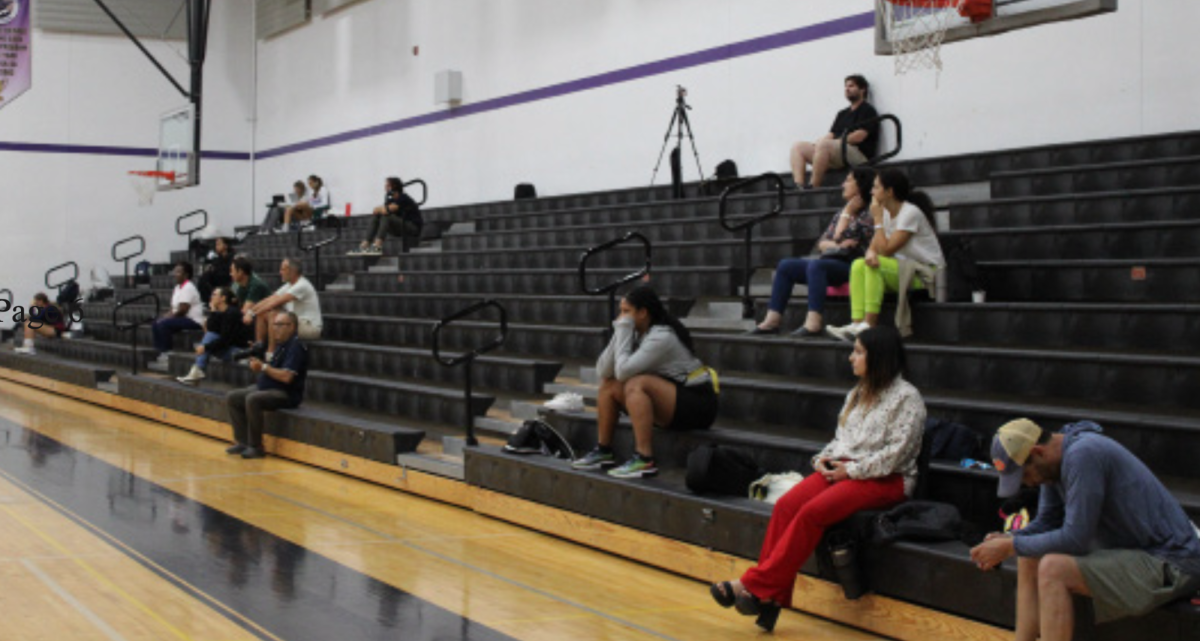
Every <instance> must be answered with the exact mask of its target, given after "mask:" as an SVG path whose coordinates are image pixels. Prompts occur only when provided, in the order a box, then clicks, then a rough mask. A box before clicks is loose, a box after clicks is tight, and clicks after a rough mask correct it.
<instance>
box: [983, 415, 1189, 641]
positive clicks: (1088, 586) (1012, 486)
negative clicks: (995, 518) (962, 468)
mask: <svg viewBox="0 0 1200 641" xmlns="http://www.w3.org/2000/svg"><path fill="white" fill-rule="evenodd" d="M992 458H993V459H994V463H995V466H996V470H998V471H999V472H1000V486H999V492H998V494H999V495H1000V496H1001V497H1010V496H1013V495H1015V494H1016V493H1017V492H1018V491H1019V490H1020V489H1021V485H1027V486H1031V487H1032V486H1039V487H1040V488H1041V490H1040V492H1041V493H1040V495H1039V498H1038V509H1037V517H1036V518H1034V520H1033V521H1031V522H1030V523H1029V525H1027V526H1026V527H1025V528H1024V529H1021V530H1018V531H1016V532H1012V533H1010V534H1003V533H999V532H994V533H992V534H989V535H988V536H987V537H986V538H985V540H984V542H983V543H981V544H979V545H978V546H976V547H975V548H974V549H972V550H971V559H972V560H973V561H974V562H975V564H976V565H977V566H978V567H979V569H981V570H990V569H992V568H994V567H996V566H998V565H1000V563H1001V562H1003V561H1004V560H1005V559H1007V558H1009V557H1012V556H1015V557H1017V630H1016V637H1017V638H1018V639H1037V638H1041V639H1042V640H1043V641H1069V640H1070V639H1073V638H1075V637H1074V632H1075V609H1074V604H1073V603H1072V596H1073V595H1079V596H1083V597H1088V598H1090V599H1091V600H1092V604H1093V605H1094V606H1095V617H1096V623H1104V622H1107V621H1112V620H1115V619H1119V618H1122V617H1135V616H1142V615H1144V614H1148V613H1149V612H1151V611H1152V610H1154V609H1155V608H1157V607H1159V606H1161V605H1164V604H1166V603H1168V602H1170V601H1174V600H1176V599H1180V598H1186V597H1188V596H1191V595H1193V594H1195V593H1196V590H1200V530H1197V528H1196V526H1195V525H1194V524H1193V523H1192V522H1191V521H1189V520H1188V517H1187V513H1185V512H1184V511H1183V508H1182V507H1180V505H1179V502H1178V501H1177V500H1175V497H1174V496H1172V495H1171V493H1170V492H1169V491H1168V490H1167V488H1165V487H1163V484H1162V483H1161V482H1159V480H1158V479H1157V478H1155V477H1154V474H1153V473H1152V472H1151V471H1150V469H1149V468H1147V467H1146V464H1145V463H1143V462H1142V461H1140V460H1139V459H1138V458H1137V457H1136V456H1134V455H1133V454H1132V453H1130V452H1129V450H1127V449H1125V448H1124V447H1122V446H1121V445H1120V444H1119V443H1117V442H1116V441H1113V440H1112V439H1110V438H1108V437H1106V436H1104V435H1102V434H1101V430H1100V426H1098V425H1096V424H1095V423H1091V422H1088V421H1083V422H1080V423H1072V424H1070V425H1067V426H1066V427H1064V428H1063V430H1062V431H1061V432H1059V433H1057V434H1052V433H1050V432H1048V431H1046V430H1043V429H1042V428H1041V427H1039V426H1038V425H1037V424H1035V423H1034V422H1033V421H1030V420H1028V419H1018V420H1015V421H1012V422H1010V423H1008V424H1006V425H1004V426H1003V427H1001V428H1000V429H999V430H998V431H997V432H996V437H995V439H994V440H993V441H992Z"/></svg>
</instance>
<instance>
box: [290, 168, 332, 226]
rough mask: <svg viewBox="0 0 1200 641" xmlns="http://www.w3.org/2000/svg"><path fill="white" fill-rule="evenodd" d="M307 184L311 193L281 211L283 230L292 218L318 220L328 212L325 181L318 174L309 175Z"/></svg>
mask: <svg viewBox="0 0 1200 641" xmlns="http://www.w3.org/2000/svg"><path fill="white" fill-rule="evenodd" d="M308 186H309V187H310V188H311V189H312V195H310V196H309V197H308V199H307V200H301V201H300V202H298V203H296V204H294V205H292V206H291V207H288V208H287V211H285V212H283V229H284V231H287V230H288V229H290V228H291V225H292V221H293V220H297V221H300V220H320V219H321V217H322V216H324V215H325V214H327V213H329V206H330V203H329V189H328V188H327V187H325V181H324V180H321V177H320V176H316V175H313V176H309V177H308Z"/></svg>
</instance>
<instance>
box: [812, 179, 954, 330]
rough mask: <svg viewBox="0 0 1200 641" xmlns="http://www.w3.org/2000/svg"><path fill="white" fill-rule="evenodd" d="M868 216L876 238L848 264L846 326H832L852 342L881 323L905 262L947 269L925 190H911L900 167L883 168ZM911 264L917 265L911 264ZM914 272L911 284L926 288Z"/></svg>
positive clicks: (933, 270)
mask: <svg viewBox="0 0 1200 641" xmlns="http://www.w3.org/2000/svg"><path fill="white" fill-rule="evenodd" d="M871 216H872V217H873V218H874V220H875V236H874V238H872V240H871V247H870V248H869V249H867V254H866V256H864V257H862V258H859V259H858V260H856V261H854V263H853V264H852V265H850V321H851V322H850V324H849V325H845V326H843V327H830V328H829V329H828V330H827V331H828V332H829V334H831V335H832V336H833V337H834V338H838V339H841V340H844V341H852V340H854V337H855V336H857V335H858V333H859V332H861V331H863V330H864V329H867V328H868V327H874V326H875V325H876V324H877V323H878V322H879V311H880V310H881V309H882V308H883V295H884V293H885V292H895V291H899V289H900V282H901V275H900V274H901V272H903V271H904V269H903V267H904V265H903V264H904V263H905V262H906V261H910V265H909V266H910V267H913V268H915V267H916V266H917V265H920V266H921V267H922V271H925V272H927V273H936V272H937V270H939V269H941V268H942V267H945V265H946V259H945V257H944V256H943V255H942V246H941V244H940V243H939V242H938V238H937V233H936V232H935V231H934V229H933V222H932V221H931V218H932V216H933V201H932V200H930V198H929V196H928V195H927V194H925V193H924V192H920V191H913V189H912V185H911V184H910V183H909V182H908V176H906V175H904V172H902V171H900V170H899V169H895V168H892V169H884V170H883V171H881V172H879V174H878V175H877V176H876V177H875V186H874V187H873V188H872V189H871ZM911 263H915V265H913V264H911ZM929 284H930V283H925V282H924V281H922V280H921V277H919V276H914V277H913V278H912V281H911V285H910V288H912V289H925V287H926V286H927V285H929Z"/></svg>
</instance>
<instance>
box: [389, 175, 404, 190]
mask: <svg viewBox="0 0 1200 641" xmlns="http://www.w3.org/2000/svg"><path fill="white" fill-rule="evenodd" d="M387 184H388V189H390V190H391V191H394V192H396V193H397V194H399V193H401V192H403V191H404V182H403V181H402V180H400V179H399V178H397V177H396V176H389V177H388V179H387Z"/></svg>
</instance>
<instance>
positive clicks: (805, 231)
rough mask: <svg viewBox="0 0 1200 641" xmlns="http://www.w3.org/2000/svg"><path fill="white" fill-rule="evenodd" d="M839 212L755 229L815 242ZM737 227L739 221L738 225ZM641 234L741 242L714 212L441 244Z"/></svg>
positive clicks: (575, 241)
mask: <svg viewBox="0 0 1200 641" xmlns="http://www.w3.org/2000/svg"><path fill="white" fill-rule="evenodd" d="M836 211H837V210H836V209H834V208H829V209H820V210H793V209H789V210H786V211H784V212H782V213H781V214H780V215H779V216H776V217H774V218H771V219H769V220H767V221H765V222H763V223H761V224H760V225H758V226H756V227H755V228H754V235H755V237H758V238H761V237H783V236H787V237H792V238H816V237H817V236H819V235H820V234H821V233H822V232H824V231H825V228H826V227H827V226H828V225H829V221H830V219H831V218H832V216H833V214H834V213H836ZM734 222H736V221H734ZM635 230H636V231H637V232H639V233H641V234H642V235H644V236H646V237H647V238H648V239H649V240H650V241H651V242H654V243H659V242H689V241H690V242H695V241H724V240H729V239H731V238H732V239H739V238H742V237H743V234H742V233H737V234H734V233H731V232H729V231H727V230H726V229H725V228H723V227H721V225H720V223H719V222H718V219H717V217H716V214H715V212H713V213H711V214H709V216H708V217H693V218H679V219H659V220H654V221H648V222H642V223H637V224H630V223H603V222H602V223H596V224H592V225H583V226H575V227H559V226H551V227H545V228H540V229H520V230H514V231H495V232H476V233H474V234H458V235H454V236H448V237H446V238H445V239H444V240H443V241H442V248H443V250H445V251H483V250H495V249H518V248H522V247H523V248H529V247H543V246H544V247H558V246H564V245H587V246H592V245H598V244H600V243H604V242H607V241H609V240H612V239H614V238H618V237H620V236H622V235H624V234H625V233H626V232H629V231H635Z"/></svg>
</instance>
